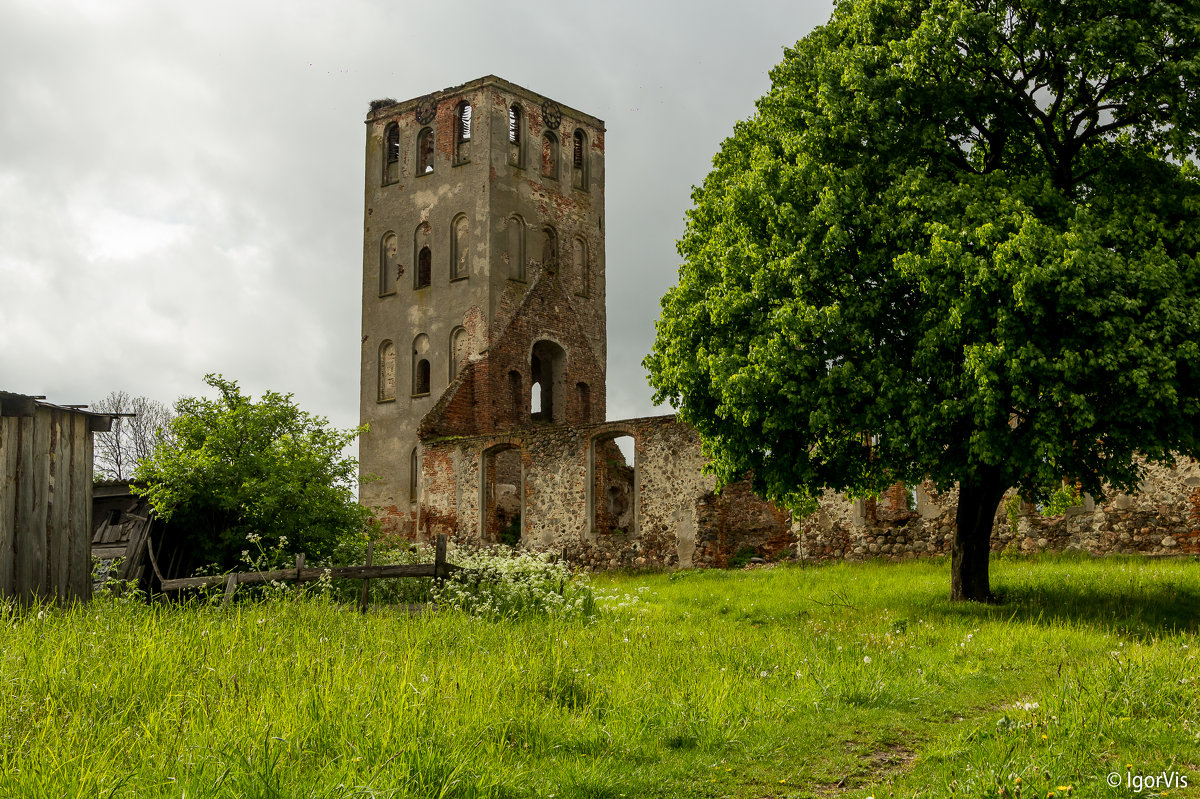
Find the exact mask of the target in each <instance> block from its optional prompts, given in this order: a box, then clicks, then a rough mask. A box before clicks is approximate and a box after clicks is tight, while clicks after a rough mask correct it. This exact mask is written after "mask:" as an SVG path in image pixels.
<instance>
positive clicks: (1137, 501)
mask: <svg viewBox="0 0 1200 799" xmlns="http://www.w3.org/2000/svg"><path fill="white" fill-rule="evenodd" d="M1139 488H1140V489H1141V490H1140V491H1139V492H1138V493H1136V494H1132V495H1130V494H1115V495H1113V496H1112V497H1110V498H1109V499H1108V500H1107V501H1105V502H1103V503H1096V502H1094V501H1092V499H1091V498H1090V497H1087V496H1085V497H1084V504H1083V505H1080V506H1077V507H1073V508H1068V509H1067V512H1066V513H1063V514H1060V515H1058V516H1050V517H1046V516H1043V515H1042V514H1041V513H1039V512H1038V510H1037V509H1036V508H1034V507H1032V506H1031V505H1029V504H1028V503H1024V502H1022V503H1020V505H1019V508H1017V509H1016V510H1017V512H1016V514H1015V519H1010V518H1009V513H1008V500H1009V498H1010V497H1011V496H1012V493H1011V492H1010V493H1009V495H1008V496H1006V497H1005V501H1004V502H1002V503H1001V506H1000V508H999V509H998V510H997V512H996V519H995V523H994V526H993V529H992V542H991V545H992V551H993V552H1000V551H1011V552H1023V553H1035V552H1065V551H1082V552H1090V553H1092V554H1096V555H1108V554H1137V553H1141V554H1148V555H1171V554H1181V553H1191V554H1200V464H1198V463H1197V462H1196V461H1195V460H1194V459H1191V458H1179V459H1177V460H1176V462H1175V463H1174V464H1173V465H1170V466H1164V465H1158V464H1155V465H1151V466H1149V467H1148V468H1147V470H1146V477H1145V479H1144V480H1143V481H1142V485H1141V486H1140V487H1139ZM912 493H913V494H914V495H915V497H913V499H915V502H913V501H912V500H910V498H909V490H908V489H906V488H905V487H904V486H895V487H893V489H891V490H889V491H888V492H885V493H884V494H883V495H882V496H880V497H879V499H878V500H857V501H851V500H848V499H846V498H845V497H842V496H838V495H836V494H828V495H826V496H825V497H824V498H823V499H822V502H821V507H820V510H818V511H817V512H816V513H814V514H812V515H811V516H808V517H807V518H805V519H804V520H802V521H800V522H798V523H797V524H795V525H793V532H794V533H795V534H796V535H797V537H798V540H797V555H798V557H800V558H802V559H804V560H830V559H848V560H861V559H866V558H872V557H884V558H889V559H892V560H900V559H903V558H913V557H920V556H927V555H935V554H938V553H944V554H949V553H950V549H951V542H952V540H953V536H954V513H955V507H956V504H957V500H958V491H957V490H952V491H948V492H946V493H944V494H941V495H938V494H937V493H936V492H935V491H934V490H933V487H932V485H929V484H925V485H922V486H915V487H913V489H912ZM910 506H915V507H913V509H911V510H910V509H909V507H910Z"/></svg>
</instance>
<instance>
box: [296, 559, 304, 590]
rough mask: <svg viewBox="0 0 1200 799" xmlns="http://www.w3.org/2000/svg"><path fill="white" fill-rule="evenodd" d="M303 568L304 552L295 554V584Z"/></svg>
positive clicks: (298, 580) (298, 581) (297, 582)
mask: <svg viewBox="0 0 1200 799" xmlns="http://www.w3.org/2000/svg"><path fill="white" fill-rule="evenodd" d="M303 568H304V553H303V552H301V553H300V554H298V555H297V556H296V585H299V584H300V570H301V569H303Z"/></svg>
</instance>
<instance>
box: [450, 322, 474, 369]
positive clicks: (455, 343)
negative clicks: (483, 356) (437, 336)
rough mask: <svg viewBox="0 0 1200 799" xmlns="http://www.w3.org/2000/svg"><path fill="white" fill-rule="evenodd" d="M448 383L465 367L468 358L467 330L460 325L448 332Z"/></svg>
mask: <svg viewBox="0 0 1200 799" xmlns="http://www.w3.org/2000/svg"><path fill="white" fill-rule="evenodd" d="M447 351H448V352H449V353H450V382H451V383H453V382H454V379H455V378H456V377H458V373H459V372H461V371H462V369H463V367H464V366H466V365H467V358H468V357H469V354H470V353H469V351H468V341H467V329H466V328H465V327H463V326H461V325H459V326H458V327H456V328H454V329H453V330H451V331H450V348H449V349H448V350H447Z"/></svg>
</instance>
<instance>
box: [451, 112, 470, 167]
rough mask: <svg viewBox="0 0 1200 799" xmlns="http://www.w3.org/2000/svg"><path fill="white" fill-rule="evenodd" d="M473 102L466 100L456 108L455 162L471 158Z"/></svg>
mask: <svg viewBox="0 0 1200 799" xmlns="http://www.w3.org/2000/svg"><path fill="white" fill-rule="evenodd" d="M470 142H471V104H470V103H468V102H467V101H466V100H464V101H463V102H461V103H459V104H458V107H456V108H455V109H454V163H455V164H465V163H466V162H467V161H470V160H471V146H470Z"/></svg>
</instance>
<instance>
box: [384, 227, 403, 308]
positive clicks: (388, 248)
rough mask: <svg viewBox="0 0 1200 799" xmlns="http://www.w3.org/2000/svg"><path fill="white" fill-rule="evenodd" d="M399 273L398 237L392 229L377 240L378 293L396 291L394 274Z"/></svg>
mask: <svg viewBox="0 0 1200 799" xmlns="http://www.w3.org/2000/svg"><path fill="white" fill-rule="evenodd" d="M399 273H400V239H399V237H397V236H396V234H395V233H393V232H392V231H390V230H389V231H388V232H387V233H384V234H383V238H382V239H380V240H379V294H380V296H383V295H384V294H395V293H396V276H397V275H398V274H399Z"/></svg>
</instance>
